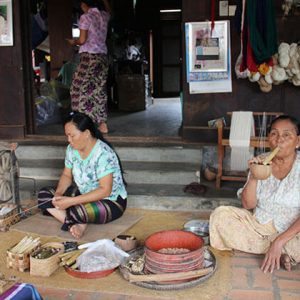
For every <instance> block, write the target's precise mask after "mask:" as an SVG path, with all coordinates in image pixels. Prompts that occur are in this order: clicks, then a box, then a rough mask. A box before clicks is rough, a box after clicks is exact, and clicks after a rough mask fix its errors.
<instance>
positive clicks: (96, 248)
mask: <svg viewBox="0 0 300 300" xmlns="http://www.w3.org/2000/svg"><path fill="white" fill-rule="evenodd" d="M128 256H129V254H128V253H126V252H124V251H123V250H121V249H120V248H118V247H117V246H116V244H115V243H114V242H113V241H111V240H109V239H102V240H98V241H96V242H94V243H89V244H88V248H87V250H86V251H84V252H83V253H82V254H81V255H80V256H79V257H78V258H77V260H76V263H77V265H78V268H79V270H80V271H81V272H97V271H105V270H110V269H114V268H116V267H118V266H119V265H120V264H121V263H122V261H123V259H124V258H126V257H128Z"/></svg>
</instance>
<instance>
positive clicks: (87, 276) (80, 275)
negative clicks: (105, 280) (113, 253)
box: [65, 267, 115, 279]
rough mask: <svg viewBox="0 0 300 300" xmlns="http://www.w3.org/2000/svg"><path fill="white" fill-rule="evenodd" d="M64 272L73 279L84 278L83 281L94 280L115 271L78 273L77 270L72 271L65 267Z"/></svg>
mask: <svg viewBox="0 0 300 300" xmlns="http://www.w3.org/2000/svg"><path fill="white" fill-rule="evenodd" d="M65 270H66V272H67V273H68V274H69V275H71V276H73V277H77V278H84V279H94V278H101V277H105V276H108V275H109V274H111V273H113V272H114V271H115V269H110V270H105V271H97V272H80V271H78V270H73V269H71V268H69V267H65Z"/></svg>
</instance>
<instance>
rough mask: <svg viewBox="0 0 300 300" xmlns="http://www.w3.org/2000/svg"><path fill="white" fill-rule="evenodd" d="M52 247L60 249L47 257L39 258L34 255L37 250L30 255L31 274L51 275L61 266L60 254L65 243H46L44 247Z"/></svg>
mask: <svg viewBox="0 0 300 300" xmlns="http://www.w3.org/2000/svg"><path fill="white" fill-rule="evenodd" d="M46 247H52V248H56V249H59V251H58V252H57V253H55V254H54V255H52V256H50V257H49V258H45V259H38V258H35V257H33V256H34V254H35V252H36V251H35V252H33V253H32V254H31V255H30V275H33V276H41V277H49V276H50V275H51V274H52V273H54V272H55V271H56V270H57V269H58V268H59V263H60V258H59V255H60V254H61V253H63V252H64V245H63V244H62V243H56V242H51V243H46V244H44V245H42V248H46Z"/></svg>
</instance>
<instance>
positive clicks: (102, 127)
mask: <svg viewBox="0 0 300 300" xmlns="http://www.w3.org/2000/svg"><path fill="white" fill-rule="evenodd" d="M99 130H100V132H101V133H108V128H107V125H106V123H105V122H101V123H100V124H99Z"/></svg>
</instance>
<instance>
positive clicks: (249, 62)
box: [235, 0, 277, 92]
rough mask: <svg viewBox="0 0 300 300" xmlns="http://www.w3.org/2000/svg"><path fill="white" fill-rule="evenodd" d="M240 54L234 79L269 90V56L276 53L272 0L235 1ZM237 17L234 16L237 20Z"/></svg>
mask: <svg viewBox="0 0 300 300" xmlns="http://www.w3.org/2000/svg"><path fill="white" fill-rule="evenodd" d="M236 16H240V24H241V25H240V29H241V52H240V55H239V57H238V59H237V63H236V66H235V71H236V75H237V77H238V78H245V77H248V78H249V80H250V81H251V82H257V83H258V84H259V87H260V89H261V91H263V92H270V91H271V89H272V80H271V72H272V66H273V55H274V54H275V53H276V52H277V33H276V20H275V13H274V6H273V0H248V1H247V0H239V1H238V5H237V11H236ZM237 18H238V17H237Z"/></svg>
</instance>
